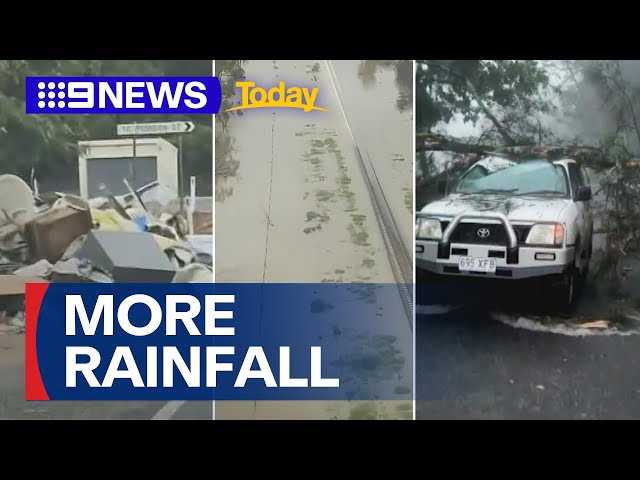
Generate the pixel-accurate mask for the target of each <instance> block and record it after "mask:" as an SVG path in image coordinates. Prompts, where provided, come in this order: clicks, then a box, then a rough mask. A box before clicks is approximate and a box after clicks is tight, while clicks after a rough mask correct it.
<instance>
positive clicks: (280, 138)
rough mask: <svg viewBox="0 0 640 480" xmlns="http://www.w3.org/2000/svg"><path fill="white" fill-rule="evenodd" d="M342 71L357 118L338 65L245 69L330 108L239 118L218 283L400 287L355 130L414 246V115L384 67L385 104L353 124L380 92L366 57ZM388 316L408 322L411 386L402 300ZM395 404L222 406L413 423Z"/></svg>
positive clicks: (219, 228) (227, 146)
mask: <svg viewBox="0 0 640 480" xmlns="http://www.w3.org/2000/svg"><path fill="white" fill-rule="evenodd" d="M336 63H337V64H338V65H337V66H336V72H337V74H336V77H337V83H338V84H339V85H338V89H339V90H340V91H341V93H342V95H341V97H340V99H341V100H342V101H343V103H344V104H345V113H346V114H347V117H348V120H347V118H345V113H343V110H342V106H341V103H340V99H339V97H338V93H337V89H336V87H335V86H334V84H335V83H336V79H334V78H333V77H332V75H331V72H330V71H329V70H328V68H327V65H328V64H327V62H325V61H323V60H300V61H280V60H274V61H265V60H260V61H248V62H247V63H246V64H245V65H244V69H245V74H246V79H247V80H248V81H255V82H256V85H258V86H261V85H264V86H265V87H271V86H277V85H278V83H279V82H281V81H284V82H286V84H287V85H291V86H301V87H317V88H318V89H319V93H318V98H317V101H316V105H317V106H320V107H322V108H324V109H326V110H327V111H326V112H322V111H314V112H307V113H305V112H302V111H295V110H290V109H255V110H245V111H241V113H242V114H240V115H239V114H236V115H233V116H232V117H231V118H230V120H229V123H228V129H227V132H226V133H227V138H226V139H225V140H224V141H219V145H222V148H221V147H218V148H217V151H216V172H217V175H216V229H215V231H216V282H219V283H220V282H223V283H224V282H252V283H253V282H255V283H260V282H292V283H294V282H295V283H316V282H330V283H331V282H334V283H393V282H395V276H394V271H393V269H392V265H391V263H390V260H389V258H388V254H387V251H386V249H385V243H384V240H383V237H382V233H381V230H380V227H379V225H378V223H377V220H376V211H375V209H374V206H373V204H372V199H371V196H370V194H369V190H368V186H367V183H366V179H365V176H364V174H363V171H362V166H361V164H360V162H361V160H360V159H359V157H358V155H357V154H356V148H355V145H354V137H353V136H352V130H353V131H356V130H357V131H364V132H367V135H366V136H365V135H362V137H361V138H362V139H363V141H366V142H367V145H366V148H367V151H368V152H374V154H370V156H371V158H372V161H373V159H375V162H376V163H375V165H376V168H378V166H380V167H379V168H380V171H381V172H382V176H383V177H384V178H385V183H384V185H383V188H384V193H385V197H386V198H388V199H390V200H389V204H390V205H394V206H393V212H394V215H395V214H396V213H397V215H398V219H399V220H398V221H399V222H400V225H401V226H402V227H401V228H400V230H404V236H403V238H404V239H405V240H406V241H408V240H410V235H411V232H412V227H411V223H410V222H412V220H411V218H410V217H411V215H410V214H409V210H408V206H407V205H406V201H407V198H408V194H407V191H406V189H410V187H411V185H412V182H413V174H412V172H411V161H410V158H411V156H410V152H411V149H412V122H411V121H410V118H411V107H406V105H405V106H404V107H403V108H404V110H403V112H400V111H399V110H398V106H397V105H396V103H395V100H398V99H399V98H400V97H401V96H402V95H400V94H399V93H398V84H397V82H396V81H395V79H394V75H393V74H387V73H385V71H382V72H381V74H380V77H379V81H381V82H382V83H381V84H379V86H378V88H379V92H380V91H381V92H384V94H382V95H381V96H380V98H379V103H380V105H378V106H376V110H369V111H368V113H367V114H366V115H364V116H353V117H350V116H349V115H350V112H352V111H356V110H358V108H363V109H365V108H368V107H370V106H371V105H369V103H371V102H372V101H374V100H375V95H373V96H372V94H371V90H370V89H368V88H369V87H368V86H367V84H366V82H363V81H362V79H361V78H360V77H359V73H358V72H359V69H358V67H359V65H360V64H361V62H360V61H352V62H348V63H344V64H342V63H340V62H336ZM343 82H344V83H343ZM392 98H393V99H395V100H394V101H393V102H391V101H389V99H392ZM345 99H348V102H346V101H345ZM407 108H408V112H407ZM407 119H409V120H407ZM385 125H386V127H385ZM385 138H386V140H384V139H385ZM374 139H375V142H374ZM404 143H406V145H403V144H404ZM360 148H362V147H360ZM385 160H386V163H385ZM219 172H223V174H222V175H220V174H219ZM405 173H406V175H405ZM379 175H380V174H379ZM403 176H405V178H404V179H403V181H401V177H403ZM411 197H412V193H411ZM384 308H385V309H387V310H388V312H387V315H388V314H389V311H390V312H391V314H392V315H391V316H394V315H395V317H397V322H394V324H393V325H386V326H385V327H384V328H386V330H387V332H386V333H387V334H391V335H393V336H394V337H395V341H396V342H397V343H398V345H400V349H401V351H402V352H403V353H404V367H403V374H404V376H405V378H410V377H411V376H412V334H411V330H410V325H409V322H407V319H406V314H405V312H404V309H403V303H402V298H401V297H400V294H398V298H397V302H395V304H391V305H389V304H388V303H386V304H385V307H384ZM385 403H389V402H385ZM387 407H388V405H374V406H372V405H369V404H367V403H366V402H365V403H361V404H359V405H354V404H346V403H340V402H329V403H327V402H304V403H302V402H294V403H291V402H257V403H254V402H216V418H218V419H224V418H354V417H355V418H359V417H362V418H365V417H366V418H371V417H379V416H389V415H390V416H392V417H393V416H395V417H402V418H407V417H409V418H410V417H411V405H409V406H406V405H395V406H392V407H390V408H387ZM354 412H355V413H354ZM389 412H390V413H389Z"/></svg>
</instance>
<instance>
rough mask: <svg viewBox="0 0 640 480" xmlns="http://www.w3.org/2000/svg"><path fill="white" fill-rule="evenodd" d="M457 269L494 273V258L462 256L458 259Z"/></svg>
mask: <svg viewBox="0 0 640 480" xmlns="http://www.w3.org/2000/svg"><path fill="white" fill-rule="evenodd" d="M458 269H459V270H460V271H461V272H487V273H495V271H496V259H495V258H475V257H462V258H460V260H459V261H458Z"/></svg>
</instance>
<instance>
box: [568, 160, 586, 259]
mask: <svg viewBox="0 0 640 480" xmlns="http://www.w3.org/2000/svg"><path fill="white" fill-rule="evenodd" d="M568 170H569V182H570V183H571V197H572V199H573V203H574V205H575V207H576V229H577V231H578V232H579V235H580V247H579V248H580V251H579V252H576V255H579V256H580V257H582V256H583V252H584V251H585V250H584V247H585V245H587V242H588V241H589V234H588V225H587V223H588V222H587V219H586V217H587V215H586V205H585V202H579V201H577V198H578V191H579V190H580V187H582V186H584V183H583V182H584V178H583V177H582V175H581V172H580V168H579V167H578V164H576V163H573V162H572V163H569V165H568Z"/></svg>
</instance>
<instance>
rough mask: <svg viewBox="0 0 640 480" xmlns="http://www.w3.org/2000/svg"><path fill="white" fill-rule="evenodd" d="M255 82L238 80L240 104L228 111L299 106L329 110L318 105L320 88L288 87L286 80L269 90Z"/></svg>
mask: <svg viewBox="0 0 640 480" xmlns="http://www.w3.org/2000/svg"><path fill="white" fill-rule="evenodd" d="M255 85H256V83H255V82H236V87H237V88H240V91H241V97H240V105H238V106H237V107H233V108H229V109H227V110H226V111H227V112H230V111H233V110H246V109H249V108H297V109H299V110H304V111H305V112H310V111H312V110H319V111H321V112H327V111H328V110H326V109H325V108H321V107H318V106H316V104H315V103H316V99H317V97H318V88H302V87H289V88H287V87H286V84H285V82H280V83H279V84H278V86H277V87H272V88H270V89H269V90H268V91H267V90H265V89H264V88H261V87H256V86H255Z"/></svg>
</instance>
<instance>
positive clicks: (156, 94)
mask: <svg viewBox="0 0 640 480" xmlns="http://www.w3.org/2000/svg"><path fill="white" fill-rule="evenodd" d="M221 101H222V91H221V87H220V81H219V80H218V78H217V77H26V96H25V104H26V113H28V114H39V115H44V114H56V115H69V114H100V115H105V114H185V115H194V114H216V113H218V111H219V109H220V103H221Z"/></svg>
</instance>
